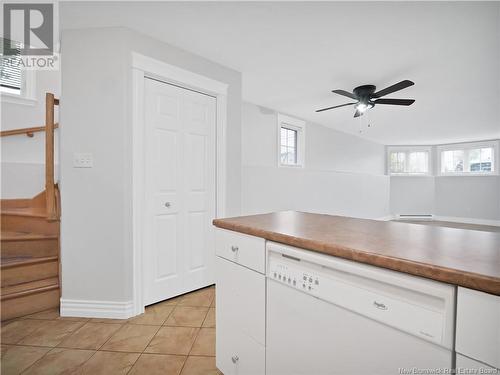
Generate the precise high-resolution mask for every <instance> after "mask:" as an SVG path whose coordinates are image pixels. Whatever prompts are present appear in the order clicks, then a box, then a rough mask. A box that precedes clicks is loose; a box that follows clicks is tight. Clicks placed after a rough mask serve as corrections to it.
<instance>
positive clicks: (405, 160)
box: [388, 147, 430, 176]
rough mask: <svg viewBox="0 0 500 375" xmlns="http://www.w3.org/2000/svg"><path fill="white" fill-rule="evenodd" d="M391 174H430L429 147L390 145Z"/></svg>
mask: <svg viewBox="0 0 500 375" xmlns="http://www.w3.org/2000/svg"><path fill="white" fill-rule="evenodd" d="M388 154H389V161H388V167H389V168H388V169H389V174H390V175H414V176H418V175H428V174H429V172H430V148H429V147H424V148H422V147H418V148H415V147H389V148H388Z"/></svg>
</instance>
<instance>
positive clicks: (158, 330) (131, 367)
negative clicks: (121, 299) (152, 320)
mask: <svg viewBox="0 0 500 375" xmlns="http://www.w3.org/2000/svg"><path fill="white" fill-rule="evenodd" d="M176 307H177V303H176V304H175V305H174V307H173V308H172V310H171V311H170V312H169V313H168V315H167V317H166V318H165V320H164V321H163V322H162V324H161V325H160V326H159V327H158V329H157V330H156V332H155V334H154V335H153V337H151V339H150V340H149V341H148V343H147V344H146V346H145V347H144V349H143V350H142V352H141V353H140V354H139V356H138V357H137V359H136V360H135V362H134V364H133V365H132V366H130V369H129V370H128V371H127V374H128V373H129V372H130V371H132V369H133V368H134V366H135V364H136V363H137V361H138V360H139V358H141V356H142V355H143V354H148V353H144V352H145V351H146V349H147V348H148V346H149V344H151V341H153V339H154V338H155V337H156V335H157V334H158V332H160V329H161V328H162V327H163V324H165V322H166V321H167V319H168V318H169V317H170V315H171V314H172V313H173V312H174V310H175V308H176Z"/></svg>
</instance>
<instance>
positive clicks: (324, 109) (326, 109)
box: [316, 103, 356, 112]
mask: <svg viewBox="0 0 500 375" xmlns="http://www.w3.org/2000/svg"><path fill="white" fill-rule="evenodd" d="M353 104H356V103H346V104H341V105H335V106H333V107H328V108H322V109H318V110H316V112H323V111H328V110H329V109H334V108H339V107H345V106H346V105H353Z"/></svg>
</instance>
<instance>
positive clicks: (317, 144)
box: [242, 103, 389, 218]
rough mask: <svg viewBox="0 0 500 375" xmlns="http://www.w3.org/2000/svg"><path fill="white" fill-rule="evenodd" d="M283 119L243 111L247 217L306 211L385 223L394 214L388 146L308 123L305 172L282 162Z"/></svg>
mask: <svg viewBox="0 0 500 375" xmlns="http://www.w3.org/2000/svg"><path fill="white" fill-rule="evenodd" d="M277 129H278V128H277V114H276V112H275V111H273V110H271V109H267V108H263V107H259V106H257V105H254V104H250V103H244V104H243V110H242V163H243V166H242V212H243V213H244V214H253V213H261V212H270V211H276V210H290V209H293V210H302V211H309V212H322V213H330V214H339V215H346V216H356V217H368V218H379V217H384V216H386V215H388V214H389V178H388V177H387V176H385V175H384V163H385V160H384V146H383V145H379V144H376V143H373V142H370V141H366V140H363V139H361V138H358V137H355V136H352V135H348V134H345V133H341V132H338V131H335V130H332V129H329V128H326V127H324V126H321V125H317V124H313V123H307V124H306V153H305V167H304V168H286V167H285V168H283V167H278V166H277V165H278V163H277V138H276V137H277Z"/></svg>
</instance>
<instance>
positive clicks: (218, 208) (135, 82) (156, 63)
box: [131, 52, 228, 315]
mask: <svg viewBox="0 0 500 375" xmlns="http://www.w3.org/2000/svg"><path fill="white" fill-rule="evenodd" d="M131 70H132V217H133V222H132V269H133V275H132V277H133V283H132V284H133V309H132V310H133V315H138V314H142V313H143V312H144V299H143V288H144V285H143V284H144V283H143V238H144V222H145V221H144V215H145V191H146V190H145V182H144V169H145V166H144V163H145V158H144V150H145V148H144V146H145V145H144V142H145V136H144V131H145V124H144V80H145V78H147V77H149V78H153V79H157V80H159V81H162V82H165V83H167V84H173V85H176V86H179V87H181V88H185V89H188V90H194V91H198V92H200V93H202V94H207V95H211V96H213V97H215V98H216V128H215V143H216V162H215V173H216V178H215V200H216V205H215V216H216V217H223V216H224V214H225V209H226V198H225V197H226V195H225V187H226V127H227V90H228V85H227V84H226V83H223V82H219V81H216V80H213V79H211V78H208V77H205V76H202V75H200V74H197V73H193V72H191V71H188V70H184V69H182V68H179V67H177V66H175V65H170V64H167V63H165V62H163V61H160V60H156V59H154V58H151V57H148V56H145V55H142V54H140V53H136V52H132V69H131Z"/></svg>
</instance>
